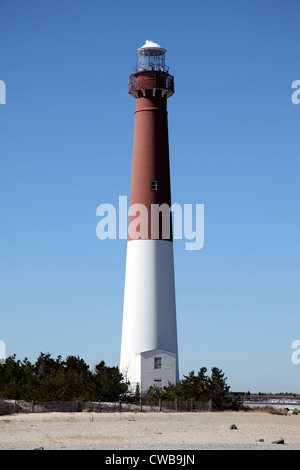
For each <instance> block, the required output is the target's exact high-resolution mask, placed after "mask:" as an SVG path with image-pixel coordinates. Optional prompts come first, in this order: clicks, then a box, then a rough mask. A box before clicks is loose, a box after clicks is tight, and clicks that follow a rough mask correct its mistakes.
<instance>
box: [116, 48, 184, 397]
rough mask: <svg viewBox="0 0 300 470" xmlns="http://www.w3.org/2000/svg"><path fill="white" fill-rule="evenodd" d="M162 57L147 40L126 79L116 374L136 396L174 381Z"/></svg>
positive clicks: (166, 89)
mask: <svg viewBox="0 0 300 470" xmlns="http://www.w3.org/2000/svg"><path fill="white" fill-rule="evenodd" d="M165 53H166V49H163V48H162V47H160V45H159V44H156V43H154V42H152V41H146V44H145V45H144V46H143V47H141V48H139V49H138V50H137V66H136V70H135V73H133V74H132V75H131V76H130V79H129V93H130V94H131V95H132V96H133V97H135V101H136V109H135V122H134V142H133V156H132V176H131V193H130V207H129V226H128V242H127V259H126V275H125V291H124V309H123V326H122V344H121V360H120V371H121V373H122V374H123V376H124V378H125V379H126V380H129V381H130V384H131V388H132V390H134V389H136V388H139V390H140V391H146V390H147V389H148V388H149V387H150V386H151V385H157V386H159V387H163V386H165V385H168V382H169V381H170V382H171V383H176V382H177V381H178V351H177V326H176V305H175V283H174V262H173V238H172V219H171V213H170V208H171V189H170V168H169V142H168V118H167V98H169V97H170V96H172V95H173V93H174V77H173V76H172V75H170V74H169V73H168V67H166V65H165Z"/></svg>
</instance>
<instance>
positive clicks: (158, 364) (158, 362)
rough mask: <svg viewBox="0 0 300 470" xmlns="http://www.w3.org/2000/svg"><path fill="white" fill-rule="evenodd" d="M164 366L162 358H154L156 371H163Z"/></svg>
mask: <svg viewBox="0 0 300 470" xmlns="http://www.w3.org/2000/svg"><path fill="white" fill-rule="evenodd" d="M161 366H162V358H161V357H155V358H154V369H161Z"/></svg>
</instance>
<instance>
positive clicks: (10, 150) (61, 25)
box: [0, 0, 300, 393]
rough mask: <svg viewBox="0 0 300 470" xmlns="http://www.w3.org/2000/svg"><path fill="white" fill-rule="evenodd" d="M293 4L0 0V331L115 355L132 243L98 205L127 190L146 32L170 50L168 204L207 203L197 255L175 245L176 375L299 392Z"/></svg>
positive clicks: (36, 344) (26, 346) (19, 343)
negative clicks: (101, 227) (132, 80)
mask: <svg viewBox="0 0 300 470" xmlns="http://www.w3.org/2000/svg"><path fill="white" fill-rule="evenodd" d="M299 17H300V4H299V2H298V1H296V0H288V1H284V0H282V1H279V0H275V1H274V0H273V1H269V0H264V1H261V0H259V1H258V0H254V1H253V0H252V1H250V0H248V1H240V0H228V1H224V0H211V1H194V0H187V1H186V2H179V1H176V0H175V1H159V2H158V1H156V0H153V1H152V2H151V3H150V4H149V2H137V1H134V0H133V1H131V2H130V3H128V2H124V1H110V2H104V1H100V0H97V1H96V0H84V1H83V0H51V2H50V1H40V0H39V1H38V0H28V1H27V2H23V1H21V0H16V1H9V0H1V3H0V58H1V65H0V80H3V81H4V82H5V84H6V104H5V105H1V106H0V123H1V126H0V129H1V131H0V135H1V138H0V204H1V250H0V266H1V270H0V319H1V323H0V339H1V340H2V341H5V344H6V354H7V355H10V354H14V353H16V354H17V357H18V358H20V359H23V358H24V357H29V359H30V360H32V361H35V359H36V358H37V357H38V355H39V354H40V352H41V351H42V352H45V353H47V352H49V353H51V354H52V355H53V356H55V357H56V356H57V355H58V354H61V355H62V356H63V357H66V356H67V355H70V354H74V355H79V356H80V357H82V358H83V359H84V360H85V361H86V362H87V363H88V364H89V365H90V366H91V367H93V366H94V365H95V364H96V363H98V362H99V361H101V360H104V361H105V362H106V364H108V365H118V364H119V354H120V344H121V326H122V308H123V289H124V277H125V261H126V241H125V240H106V241H104V240H99V239H98V238H97V237H96V225H97V222H98V221H99V218H97V217H96V209H97V207H98V205H100V204H102V203H111V204H115V205H116V206H117V204H118V198H119V196H120V195H127V196H128V197H129V191H130V176H131V157H132V143H133V124H134V106H135V103H134V99H133V98H132V97H131V96H130V95H129V94H128V78H129V75H130V74H131V73H132V72H133V67H134V65H135V61H136V52H135V50H136V47H137V46H141V45H143V44H144V43H145V40H146V39H150V40H153V41H155V42H158V43H159V44H161V45H162V46H163V47H165V48H166V49H167V55H166V63H167V64H168V65H169V67H170V73H171V74H173V75H174V76H175V95H174V96H173V97H171V98H170V99H169V100H168V111H169V139H170V160H171V173H172V199H173V202H177V203H180V204H188V203H189V204H193V205H195V204H204V207H205V227H204V232H205V234H204V236H205V242H204V246H203V249H202V250H199V251H187V250H185V241H184V240H176V241H175V242H174V253H175V278H176V298H177V322H178V341H179V367H180V376H181V377H182V376H183V374H187V373H188V372H189V371H191V370H193V369H194V370H195V371H197V370H199V369H200V367H202V366H206V367H207V368H208V371H210V368H211V367H213V366H216V367H219V368H221V369H223V371H224V372H225V374H226V376H227V378H228V380H227V381H228V384H229V385H230V387H231V389H232V390H236V391H248V390H250V391H251V392H259V391H261V392H279V391H283V392H297V393H300V381H299V378H300V365H295V364H293V363H292V361H291V356H292V352H293V350H292V349H291V345H292V342H293V341H295V340H297V339H299V338H300V315H299V313H300V312H299V306H300V298H299V281H300V276H299V267H300V266H299V264H300V263H299V238H300V224H299V208H300V199H299V196H300V190H299V170H300V165H299V155H300V139H299V129H300V105H294V104H293V103H292V101H291V95H292V91H293V90H292V89H291V85H292V82H293V81H294V80H299V79H300V68H299V63H300V59H299V55H298V53H297V51H298V50H299V41H300V30H299Z"/></svg>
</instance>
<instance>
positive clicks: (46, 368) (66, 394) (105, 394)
mask: <svg viewBox="0 0 300 470" xmlns="http://www.w3.org/2000/svg"><path fill="white" fill-rule="evenodd" d="M127 389H128V384H126V383H124V382H123V377H122V374H120V372H119V368H118V367H108V366H106V365H105V362H104V361H101V362H99V364H97V365H96V366H95V368H94V370H93V371H91V370H90V368H89V366H88V365H87V364H86V363H85V361H84V360H83V359H81V358H80V357H79V356H77V357H76V356H68V357H67V358H66V359H65V360H62V357H61V356H58V357H57V358H56V359H54V358H52V357H51V354H45V353H41V354H40V355H39V357H38V358H37V360H36V362H35V363H34V364H32V363H31V362H30V361H29V360H28V358H25V359H24V360H23V361H20V360H19V359H18V360H17V359H16V355H13V356H9V357H8V358H7V359H6V361H5V363H4V364H2V365H0V397H1V398H6V399H14V400H26V401H30V400H34V401H59V400H65V401H99V400H100V401H117V400H119V398H120V396H122V395H123V394H125V393H126V392H127Z"/></svg>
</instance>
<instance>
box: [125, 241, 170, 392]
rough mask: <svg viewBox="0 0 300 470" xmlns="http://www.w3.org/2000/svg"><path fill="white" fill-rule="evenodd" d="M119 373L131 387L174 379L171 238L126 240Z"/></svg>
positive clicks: (164, 382)
mask: <svg viewBox="0 0 300 470" xmlns="http://www.w3.org/2000/svg"><path fill="white" fill-rule="evenodd" d="M120 372H121V373H122V374H123V376H124V378H125V379H126V380H129V381H130V383H131V387H132V388H133V389H134V388H135V387H136V385H137V384H138V386H139V388H140V391H145V390H147V388H149V386H150V385H158V386H161V387H162V386H164V385H168V381H170V382H172V383H176V382H177V381H178V351H177V326H176V305H175V282H174V261H173V243H172V242H170V241H166V240H131V241H129V242H128V243H127V260H126V276H125V292H124V309H123V327H122V343H121V360H120Z"/></svg>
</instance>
